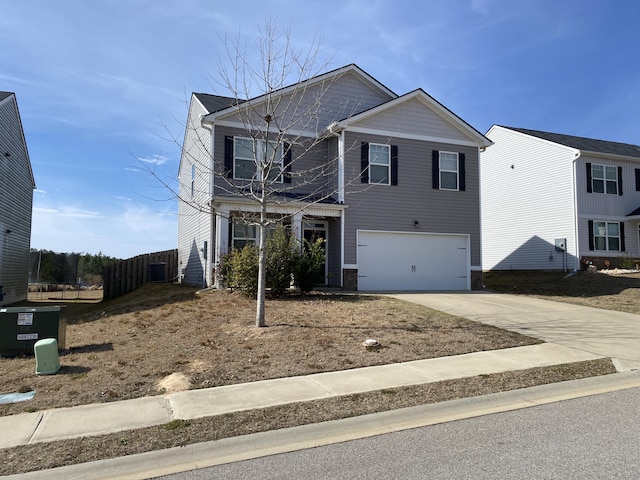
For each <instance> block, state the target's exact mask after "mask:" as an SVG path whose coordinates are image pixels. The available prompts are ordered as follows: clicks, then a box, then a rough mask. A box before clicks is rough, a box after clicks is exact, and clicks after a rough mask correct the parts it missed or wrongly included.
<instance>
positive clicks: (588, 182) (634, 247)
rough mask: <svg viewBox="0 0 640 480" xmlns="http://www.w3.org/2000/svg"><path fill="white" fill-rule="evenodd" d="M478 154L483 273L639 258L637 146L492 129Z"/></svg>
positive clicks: (613, 263) (639, 150) (639, 171)
mask: <svg viewBox="0 0 640 480" xmlns="http://www.w3.org/2000/svg"><path fill="white" fill-rule="evenodd" d="M486 135H487V137H488V138H489V139H491V140H492V141H493V142H494V145H493V146H492V147H491V148H490V149H488V150H487V151H486V152H484V153H482V154H481V159H480V175H481V178H482V262H483V269H484V270H512V269H513V270H554V269H557V270H579V269H581V268H586V266H588V265H589V264H594V265H596V266H597V267H599V268H602V267H607V266H611V267H615V266H618V265H621V264H622V263H626V260H629V259H633V258H638V257H639V256H640V246H639V240H640V238H639V231H638V227H639V225H640V146H637V145H629V144H625V143H616V142H608V141H604V140H594V139H590V138H582V137H574V136H570V135H562V134H557V133H548V132H540V131H536V130H525V129H522V128H510V127H502V126H498V125H494V126H493V127H491V129H490V130H489V131H488V132H487V134H486Z"/></svg>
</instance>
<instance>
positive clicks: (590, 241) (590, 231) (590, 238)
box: [589, 220, 594, 250]
mask: <svg viewBox="0 0 640 480" xmlns="http://www.w3.org/2000/svg"><path fill="white" fill-rule="evenodd" d="M593 249H594V245H593V220H589V250H593Z"/></svg>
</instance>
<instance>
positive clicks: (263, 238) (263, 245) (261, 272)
mask: <svg viewBox="0 0 640 480" xmlns="http://www.w3.org/2000/svg"><path fill="white" fill-rule="evenodd" d="M258 230H259V232H260V242H259V245H258V295H257V299H256V327H266V323H265V320H264V318H265V315H264V303H265V298H266V283H267V272H266V270H267V268H266V263H267V262H266V260H267V256H266V255H265V253H266V250H267V203H266V202H265V201H264V199H263V201H262V203H261V205H260V225H259V226H258Z"/></svg>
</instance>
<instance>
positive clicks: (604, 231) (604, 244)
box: [589, 221, 623, 252]
mask: <svg viewBox="0 0 640 480" xmlns="http://www.w3.org/2000/svg"><path fill="white" fill-rule="evenodd" d="M589 223H590V224H591V225H592V226H591V232H592V241H591V242H590V243H591V244H592V245H589V246H590V247H591V250H610V251H615V252H619V251H622V250H623V225H622V224H621V223H619V222H591V221H590V222H589Z"/></svg>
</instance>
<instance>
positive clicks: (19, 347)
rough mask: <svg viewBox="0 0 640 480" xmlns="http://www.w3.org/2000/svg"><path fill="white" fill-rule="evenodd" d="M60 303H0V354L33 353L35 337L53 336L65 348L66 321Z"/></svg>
mask: <svg viewBox="0 0 640 480" xmlns="http://www.w3.org/2000/svg"><path fill="white" fill-rule="evenodd" d="M63 317H64V316H63V314H62V307H59V306H52V307H0V356H3V357H11V356H16V355H21V354H24V353H34V352H33V346H34V345H35V343H36V342H37V341H38V340H42V339H44V338H55V339H56V341H57V343H58V349H60V350H64V348H65V340H66V333H67V324H66V322H65V320H64V318H63Z"/></svg>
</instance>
